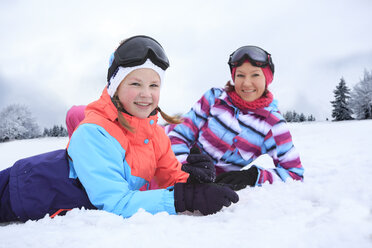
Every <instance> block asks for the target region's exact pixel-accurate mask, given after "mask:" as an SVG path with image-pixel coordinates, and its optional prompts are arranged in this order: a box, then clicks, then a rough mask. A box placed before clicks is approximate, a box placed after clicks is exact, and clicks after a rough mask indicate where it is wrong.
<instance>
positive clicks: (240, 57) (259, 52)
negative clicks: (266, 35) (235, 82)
mask: <svg viewBox="0 0 372 248" xmlns="http://www.w3.org/2000/svg"><path fill="white" fill-rule="evenodd" d="M246 60H248V61H249V62H250V63H251V64H252V65H253V66H257V67H266V66H267V65H269V66H270V69H271V71H272V73H273V74H274V63H273V61H272V59H271V54H270V53H268V52H266V51H265V50H263V49H262V48H259V47H257V46H243V47H241V48H239V49H237V50H236V51H235V52H233V53H232V54H231V55H230V58H229V62H228V64H229V66H230V72H232V69H233V68H234V67H238V66H241V65H242V64H243V63H244V61H246Z"/></svg>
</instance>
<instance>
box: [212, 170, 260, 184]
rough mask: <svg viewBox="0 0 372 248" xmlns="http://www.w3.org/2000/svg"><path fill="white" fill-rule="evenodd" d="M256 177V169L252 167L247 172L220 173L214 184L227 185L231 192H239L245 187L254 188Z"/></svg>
mask: <svg viewBox="0 0 372 248" xmlns="http://www.w3.org/2000/svg"><path fill="white" fill-rule="evenodd" d="M257 177H258V169H257V167H256V166H252V167H251V168H249V169H248V170H241V171H229V172H225V173H221V174H220V175H218V176H217V178H216V183H219V184H229V187H230V188H231V189H233V190H241V189H244V188H245V187H247V186H248V185H249V186H255V184H256V181H257Z"/></svg>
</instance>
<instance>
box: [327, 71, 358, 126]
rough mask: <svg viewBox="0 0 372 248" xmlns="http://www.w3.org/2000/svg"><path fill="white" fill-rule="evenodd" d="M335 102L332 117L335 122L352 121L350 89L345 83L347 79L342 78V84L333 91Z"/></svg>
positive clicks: (333, 102)
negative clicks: (349, 103)
mask: <svg viewBox="0 0 372 248" xmlns="http://www.w3.org/2000/svg"><path fill="white" fill-rule="evenodd" d="M333 93H334V96H335V100H334V101H331V103H332V107H333V110H332V117H333V118H334V119H333V120H334V121H344V120H352V119H353V118H352V117H351V115H352V114H353V112H352V110H351V109H350V107H349V105H348V101H349V99H350V89H349V88H348V87H347V85H346V83H345V79H344V78H341V80H340V83H339V84H338V85H337V86H336V89H335V90H334V91H333Z"/></svg>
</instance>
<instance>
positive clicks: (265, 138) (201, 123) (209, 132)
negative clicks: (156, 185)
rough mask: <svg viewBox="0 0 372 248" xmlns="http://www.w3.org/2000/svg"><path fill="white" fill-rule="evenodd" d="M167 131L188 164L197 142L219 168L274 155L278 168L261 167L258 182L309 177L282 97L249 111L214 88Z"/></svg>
mask: <svg viewBox="0 0 372 248" xmlns="http://www.w3.org/2000/svg"><path fill="white" fill-rule="evenodd" d="M167 132H168V136H169V137H170V139H171V143H172V149H173V151H174V153H175V154H176V156H177V158H178V160H179V161H181V162H182V163H184V161H185V160H186V157H187V155H188V154H189V151H190V147H192V146H193V145H194V144H196V145H197V146H198V147H199V148H201V150H202V151H203V152H204V153H206V154H208V155H210V156H211V157H212V158H213V159H214V162H215V165H216V169H217V172H221V171H222V172H223V171H231V170H240V169H241V168H242V167H244V166H246V165H248V164H250V163H251V162H253V161H254V160H255V159H256V158H257V157H259V156H260V155H262V154H268V155H270V156H271V158H272V159H273V162H274V165H275V168H272V169H264V168H261V167H258V166H256V167H257V168H258V171H259V176H258V180H257V182H256V185H261V184H263V183H264V182H266V181H268V182H270V183H272V182H273V181H275V180H276V179H281V180H282V181H285V180H286V179H287V178H288V177H290V178H292V179H295V180H302V179H303V172H304V169H303V167H302V165H301V161H300V157H299V154H298V153H297V151H296V149H295V147H294V145H293V143H292V138H291V134H290V132H289V130H288V127H287V124H286V122H285V120H284V118H283V117H282V115H281V114H280V112H279V110H278V109H277V102H276V100H274V101H273V102H272V103H271V104H270V105H269V106H268V107H266V108H262V109H256V110H250V111H243V110H240V109H239V108H237V107H236V106H234V104H233V103H232V102H231V100H230V98H229V96H228V95H227V93H226V92H225V91H224V90H223V89H220V88H212V89H210V90H209V91H207V92H206V93H205V94H204V95H203V96H202V98H201V99H200V100H199V101H198V102H197V103H196V104H195V105H194V106H193V108H192V109H191V110H190V111H189V112H188V113H187V114H186V115H185V116H184V122H183V123H182V124H179V125H176V126H175V125H171V126H168V127H167Z"/></svg>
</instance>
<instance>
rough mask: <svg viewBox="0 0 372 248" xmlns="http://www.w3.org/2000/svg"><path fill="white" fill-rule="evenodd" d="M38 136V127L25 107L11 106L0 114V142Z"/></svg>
mask: <svg viewBox="0 0 372 248" xmlns="http://www.w3.org/2000/svg"><path fill="white" fill-rule="evenodd" d="M40 134H41V132H40V128H39V126H38V124H37V123H36V122H35V119H34V118H33V117H32V114H31V112H30V111H29V110H28V108H27V107H26V106H23V105H19V104H12V105H9V106H8V107H6V108H4V109H3V110H2V111H1V112H0V142H3V141H7V140H14V139H31V138H36V137H39V136H40Z"/></svg>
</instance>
